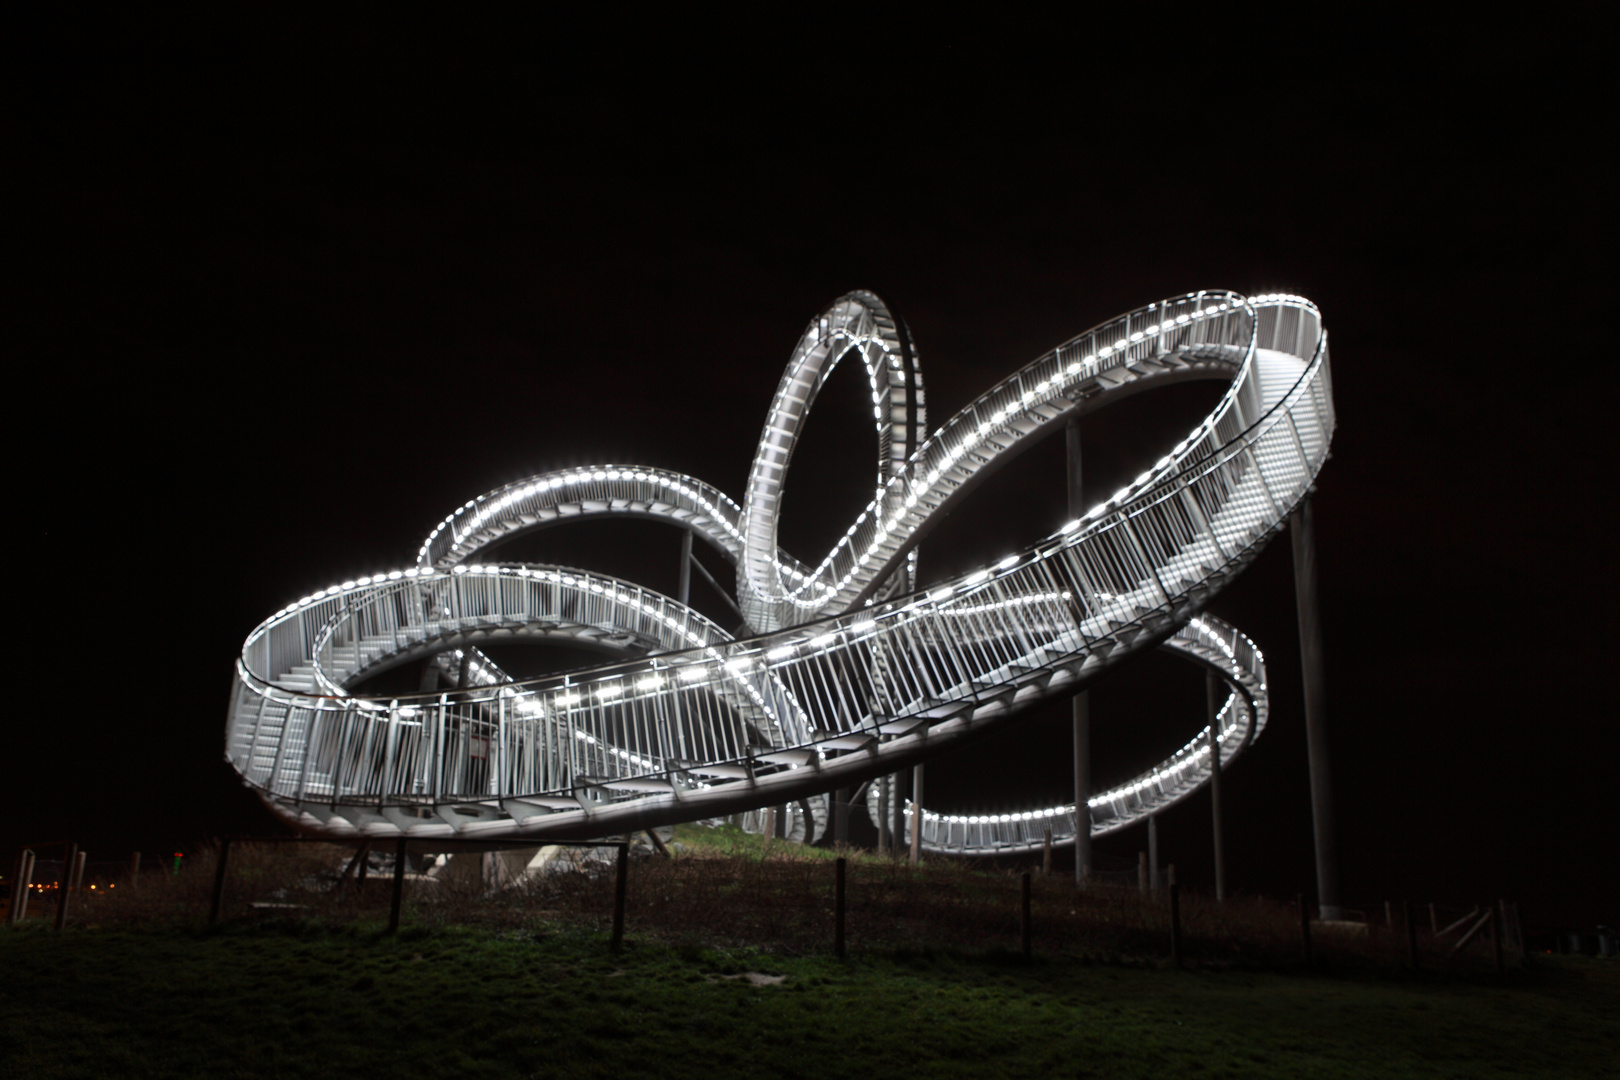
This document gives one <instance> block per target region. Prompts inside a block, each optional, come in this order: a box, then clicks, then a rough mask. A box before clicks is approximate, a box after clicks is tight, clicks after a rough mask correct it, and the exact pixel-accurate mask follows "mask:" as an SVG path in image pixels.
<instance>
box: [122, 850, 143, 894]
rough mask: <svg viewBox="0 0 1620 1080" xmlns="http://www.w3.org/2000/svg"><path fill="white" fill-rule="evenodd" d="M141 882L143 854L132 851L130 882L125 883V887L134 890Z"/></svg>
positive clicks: (130, 857) (130, 856)
mask: <svg viewBox="0 0 1620 1080" xmlns="http://www.w3.org/2000/svg"><path fill="white" fill-rule="evenodd" d="M140 880H141V853H140V852H138V851H132V852H130V855H129V880H128V881H127V882H125V885H127V886H128V887H129V888H131V889H133V888H134V887H135V886H136V885H137V884H139V882H140Z"/></svg>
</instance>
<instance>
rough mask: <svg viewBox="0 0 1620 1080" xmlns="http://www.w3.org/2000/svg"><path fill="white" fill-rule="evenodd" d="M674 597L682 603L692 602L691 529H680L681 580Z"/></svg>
mask: <svg viewBox="0 0 1620 1080" xmlns="http://www.w3.org/2000/svg"><path fill="white" fill-rule="evenodd" d="M675 599H677V600H679V601H680V602H681V603H683V604H690V603H691V602H692V530H691V529H682V530H681V580H680V584H679V586H678V587H677V588H676V592H675Z"/></svg>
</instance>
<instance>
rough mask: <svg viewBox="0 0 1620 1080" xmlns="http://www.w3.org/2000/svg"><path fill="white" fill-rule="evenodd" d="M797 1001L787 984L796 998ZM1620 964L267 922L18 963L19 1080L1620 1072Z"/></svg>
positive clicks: (60, 949)
mask: <svg viewBox="0 0 1620 1080" xmlns="http://www.w3.org/2000/svg"><path fill="white" fill-rule="evenodd" d="M778 980H779V981H778ZM1617 1016H1620V968H1616V967H1615V965H1613V964H1612V963H1611V964H1605V963H1603V962H1601V961H1596V960H1585V959H1581V958H1549V959H1545V960H1539V961H1537V962H1536V963H1535V964H1534V965H1533V966H1531V967H1530V968H1528V969H1524V970H1519V971H1514V972H1510V973H1509V974H1507V975H1506V976H1494V975H1493V976H1489V977H1487V976H1481V975H1477V974H1476V975H1470V976H1467V977H1458V976H1455V975H1450V976H1446V975H1439V974H1433V975H1419V976H1393V975H1388V974H1385V975H1380V976H1370V975H1366V974H1360V975H1345V974H1338V975H1333V976H1325V975H1299V974H1280V973H1266V972H1246V971H1233V970H1228V971H1198V972H1178V971H1173V970H1169V969H1165V968H1152V967H1145V966H1131V965H1118V964H1097V963H1087V962H1083V961H1081V960H1079V959H1074V958H1056V959H1046V960H1043V959H1040V958H1037V959H1035V960H1032V961H1027V962H1026V961H1024V960H1023V959H1022V958H1021V957H1018V956H1016V955H1010V954H1006V953H1000V952H990V953H982V954H976V955H969V954H962V953H955V952H949V951H906V950H900V951H884V952H881V953H875V954H864V955H857V956H855V957H853V958H852V959H850V960H849V961H846V962H842V963H841V962H839V961H837V960H835V959H832V958H831V957H827V956H797V957H792V956H781V955H776V954H769V953H762V952H758V951H755V950H750V949H725V950H720V949H709V948H702V947H696V946H676V945H667V944H660V943H656V942H649V941H642V940H637V939H634V938H632V939H631V940H629V941H627V942H626V945H625V947H624V949H623V950H622V951H621V953H620V954H618V955H617V956H615V955H613V954H612V953H610V952H609V951H608V949H607V947H606V941H605V938H604V937H603V936H602V935H600V934H596V933H585V932H579V931H572V930H564V931H551V932H547V931H545V930H504V931H491V930H482V929H480V930H458V929H446V930H427V929H421V928H417V929H412V930H407V931H404V932H402V933H401V934H399V935H398V936H397V937H388V936H385V935H383V934H381V933H380V932H379V931H378V930H377V929H376V928H374V927H365V926H349V927H341V928H331V927H323V926H319V925H314V924H310V923H258V924H239V925H234V926H227V927H224V928H222V929H220V930H216V931H213V932H210V931H206V930H202V929H198V928H192V929H186V928H183V927H174V926H170V927H164V928H157V929H151V930H100V931H96V930H80V931H71V930H70V931H68V932H66V933H64V934H61V935H56V934H53V933H51V932H49V931H48V930H46V929H44V928H43V927H39V926H36V927H30V928H28V929H26V930H21V931H15V932H12V933H9V934H6V935H5V937H4V939H3V943H0V1073H3V1074H4V1075H5V1076H6V1077H8V1080H9V1078H11V1077H17V1078H23V1077H38V1078H50V1077H88V1076H95V1077H147V1076H153V1077H157V1076H199V1077H201V1076H248V1077H339V1076H342V1077H381V1076H387V1077H416V1076H423V1077H428V1076H431V1077H437V1078H444V1077H508V1076H520V1077H521V1076H567V1077H572V1076H580V1077H612V1078H615V1080H622V1078H625V1077H638V1076H670V1077H688V1076H690V1077H702V1078H705V1080H713V1078H718V1077H733V1076H736V1077H757V1076H785V1077H815V1076H835V1075H836V1076H900V1075H913V1076H960V1077H975V1078H978V1077H987V1076H988V1077H994V1076H1041V1077H1047V1076H1097V1077H1116V1076H1117V1077H1135V1076H1141V1077H1156V1078H1163V1077H1181V1076H1199V1077H1211V1076H1244V1077H1302V1076H1309V1077H1393V1076H1426V1077H1495V1076H1536V1077H1612V1076H1614V1075H1615V1059H1614V1056H1613V1055H1614V1052H1615V1046H1616V1045H1620V1042H1617V1040H1616V1036H1617V1034H1620V1023H1617V1020H1616V1017H1617Z"/></svg>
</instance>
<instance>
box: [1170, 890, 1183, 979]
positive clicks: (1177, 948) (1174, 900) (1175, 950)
mask: <svg viewBox="0 0 1620 1080" xmlns="http://www.w3.org/2000/svg"><path fill="white" fill-rule="evenodd" d="M1170 963H1171V964H1172V965H1173V966H1175V967H1178V968H1179V967H1180V966H1181V886H1180V885H1177V884H1176V881H1175V878H1174V876H1172V877H1171V879H1170Z"/></svg>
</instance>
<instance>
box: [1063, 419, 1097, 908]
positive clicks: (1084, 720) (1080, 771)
mask: <svg viewBox="0 0 1620 1080" xmlns="http://www.w3.org/2000/svg"><path fill="white" fill-rule="evenodd" d="M1063 438H1064V442H1065V444H1066V448H1067V450H1068V463H1069V470H1068V473H1069V517H1070V519H1073V518H1077V517H1079V516H1080V515H1081V514H1083V513H1085V512H1086V507H1085V502H1084V500H1083V498H1082V494H1081V486H1080V421H1079V420H1075V419H1071V420H1070V421H1069V422H1068V423H1067V424H1066V425H1064V428H1063ZM1090 873H1091V695H1090V694H1089V693H1088V692H1087V691H1085V690H1082V691H1080V692H1079V693H1078V694H1076V695H1074V883H1075V885H1077V886H1079V885H1084V884H1085V882H1086V877H1087V876H1088V875H1089V874H1090Z"/></svg>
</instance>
